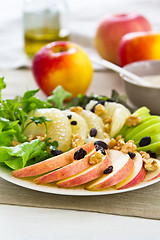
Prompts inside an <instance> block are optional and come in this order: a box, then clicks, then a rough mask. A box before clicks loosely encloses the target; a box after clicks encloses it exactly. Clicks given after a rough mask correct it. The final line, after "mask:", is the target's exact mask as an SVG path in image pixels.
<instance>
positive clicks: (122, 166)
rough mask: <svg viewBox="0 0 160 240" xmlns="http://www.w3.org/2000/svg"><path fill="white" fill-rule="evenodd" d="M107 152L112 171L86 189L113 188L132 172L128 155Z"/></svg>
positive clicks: (131, 161) (112, 151)
mask: <svg viewBox="0 0 160 240" xmlns="http://www.w3.org/2000/svg"><path fill="white" fill-rule="evenodd" d="M108 152H109V157H110V159H111V162H112V166H113V171H112V172H111V173H109V174H103V175H102V176H101V177H100V178H98V179H97V180H95V181H93V182H92V183H90V184H88V186H87V187H86V189H88V190H100V189H103V188H107V187H110V186H113V185H115V184H117V183H119V182H121V181H123V180H124V179H125V178H126V177H128V176H129V175H130V174H131V172H132V171H133V168H134V163H133V160H132V159H131V158H130V157H129V155H128V154H124V153H122V152H121V151H117V150H109V151H108Z"/></svg>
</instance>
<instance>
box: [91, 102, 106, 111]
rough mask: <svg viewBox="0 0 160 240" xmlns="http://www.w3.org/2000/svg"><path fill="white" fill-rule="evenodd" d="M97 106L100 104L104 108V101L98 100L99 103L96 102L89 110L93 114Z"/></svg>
mask: <svg viewBox="0 0 160 240" xmlns="http://www.w3.org/2000/svg"><path fill="white" fill-rule="evenodd" d="M98 104H101V105H103V106H104V104H105V101H103V100H100V101H98V102H97V103H96V104H95V105H94V106H93V107H92V108H91V110H90V111H91V112H93V113H94V112H95V106H97V105H98Z"/></svg>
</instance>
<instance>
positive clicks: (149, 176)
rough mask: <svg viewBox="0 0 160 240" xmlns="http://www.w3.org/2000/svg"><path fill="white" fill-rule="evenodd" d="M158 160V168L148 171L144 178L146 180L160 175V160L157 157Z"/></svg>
mask: <svg viewBox="0 0 160 240" xmlns="http://www.w3.org/2000/svg"><path fill="white" fill-rule="evenodd" d="M155 161H156V162H157V169H156V170H155V171H153V172H147V174H146V177H145V179H144V181H145V182H149V181H151V180H154V179H156V178H158V177H160V160H157V159H155Z"/></svg>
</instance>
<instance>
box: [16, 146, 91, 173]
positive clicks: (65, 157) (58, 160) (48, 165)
mask: <svg viewBox="0 0 160 240" xmlns="http://www.w3.org/2000/svg"><path fill="white" fill-rule="evenodd" d="M81 147H82V148H83V149H84V150H86V151H87V153H89V152H90V151H92V150H93V149H94V144H93V143H87V144H85V145H83V146H80V147H76V148H73V149H71V150H70V151H68V152H65V153H63V154H61V155H58V156H55V157H52V158H49V159H46V160H44V161H42V162H39V163H36V164H33V165H30V166H28V167H24V168H21V169H18V170H15V171H13V172H12V175H13V176H14V177H17V178H23V177H31V176H36V175H40V174H43V173H47V172H49V171H52V170H54V169H57V168H60V167H63V166H65V165H67V164H69V163H71V162H73V160H74V153H75V152H76V151H77V150H79V149H80V148H81Z"/></svg>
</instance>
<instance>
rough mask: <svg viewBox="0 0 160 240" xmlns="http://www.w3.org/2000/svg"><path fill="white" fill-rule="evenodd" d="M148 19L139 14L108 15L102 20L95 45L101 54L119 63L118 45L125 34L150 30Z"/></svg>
mask: <svg viewBox="0 0 160 240" xmlns="http://www.w3.org/2000/svg"><path fill="white" fill-rule="evenodd" d="M150 30H151V26H150V24H149V22H148V21H147V19H146V18H145V17H143V16H141V15H139V14H131V13H128V14H117V15H113V16H109V17H106V18H104V19H102V21H101V22H100V24H99V26H98V28H97V31H96V35H95V47H96V49H97V51H98V53H99V54H100V56H101V57H102V58H104V59H106V60H108V61H110V62H113V63H115V64H118V45H119V42H120V40H121V38H122V36H123V35H125V34H126V33H129V32H137V31H150Z"/></svg>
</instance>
